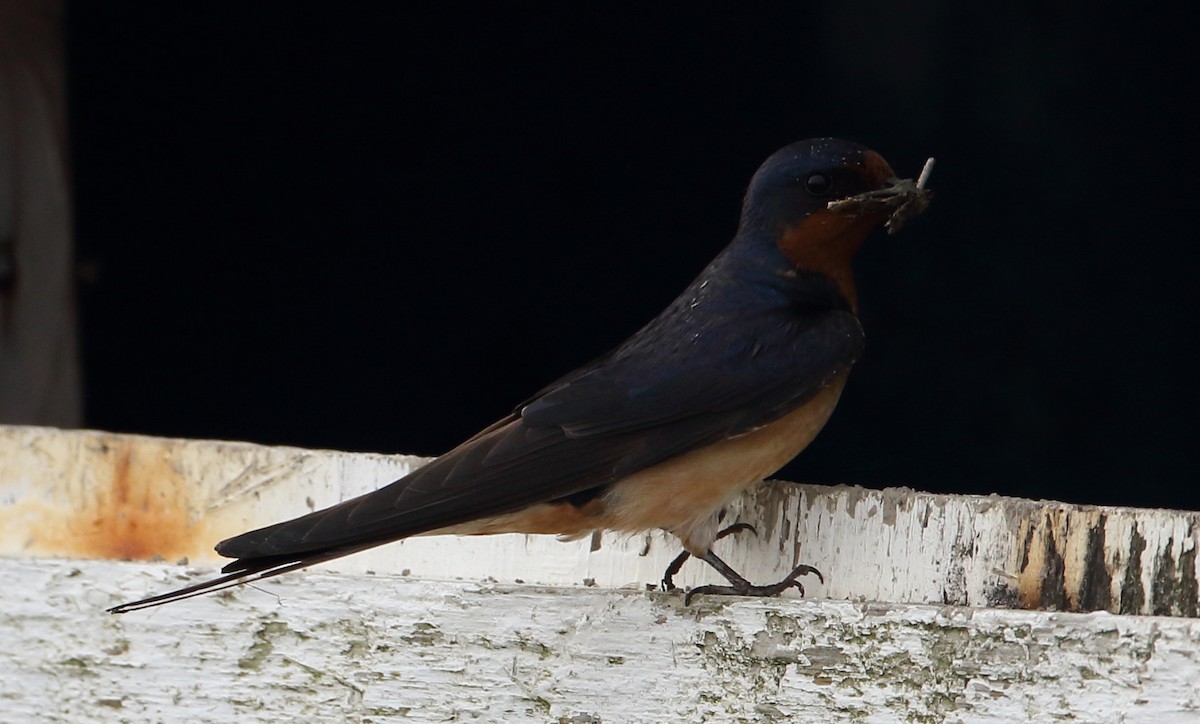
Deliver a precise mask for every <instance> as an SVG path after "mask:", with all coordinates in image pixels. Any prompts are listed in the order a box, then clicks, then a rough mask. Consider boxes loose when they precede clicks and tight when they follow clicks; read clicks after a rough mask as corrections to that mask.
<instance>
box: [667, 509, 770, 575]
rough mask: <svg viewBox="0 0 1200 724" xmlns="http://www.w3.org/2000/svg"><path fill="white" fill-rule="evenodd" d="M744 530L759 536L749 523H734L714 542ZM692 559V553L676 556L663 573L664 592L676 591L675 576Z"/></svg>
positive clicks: (723, 530) (722, 531)
mask: <svg viewBox="0 0 1200 724" xmlns="http://www.w3.org/2000/svg"><path fill="white" fill-rule="evenodd" d="M743 530H748V531H750V532H751V533H753V534H754V535H758V530H756V529H755V528H754V526H752V525H750V524H749V523H734V524H733V525H731V526H729V527H727V528H722V529H721V530H720V531H719V532H718V533H717V537H716V538H715V539H714V540H721V539H722V538H724V537H725V536H727V535H730V534H732V533H740V532H741V531H743ZM691 557H692V554H691V553H688V552H687V551H684V552H682V553H680V554H679V555H678V556H675V560H673V561H671V565H669V566H667V570H666V571H664V572H663V577H662V589H663V590H664V591H674V590H675V574H676V573H679V569H681V568H683V564H684V563H686V562H687V559H689V558H691Z"/></svg>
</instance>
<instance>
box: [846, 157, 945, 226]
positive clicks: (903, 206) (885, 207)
mask: <svg viewBox="0 0 1200 724" xmlns="http://www.w3.org/2000/svg"><path fill="white" fill-rule="evenodd" d="M932 172H933V159H932V158H931V159H929V160H928V161H926V162H925V167H924V168H923V169H921V175H920V176H919V177H917V179H916V180H915V181H914V180H913V179H901V178H896V177H894V176H893V177H891V178H889V179H887V180H885V181H884V182H883V185H882V186H880V187H879V188H878V189H875V190H874V191H867V192H866V193H862V194H858V195H857V196H851V197H849V198H845V199H839V200H837V201H830V202H829V204H828V205H827V207H828V209H829V210H830V211H834V212H837V213H841V214H849V215H851V216H866V215H870V214H884V213H886V214H889V216H888V220H887V224H886V226H887V230H888V233H889V234H895V233H896V232H897V231H899V230H900V228H901V227H902V226H904V224H905V223H907V222H908V220H909V219H911V218H913V217H914V216H916V215H918V214H920V213H921V212H923V211H924V210H925V209H927V208H929V202H930V200H931V199H932V198H933V192H932V191H930V190H928V189H927V188H925V184H926V183H927V182H928V181H929V175H930V173H932Z"/></svg>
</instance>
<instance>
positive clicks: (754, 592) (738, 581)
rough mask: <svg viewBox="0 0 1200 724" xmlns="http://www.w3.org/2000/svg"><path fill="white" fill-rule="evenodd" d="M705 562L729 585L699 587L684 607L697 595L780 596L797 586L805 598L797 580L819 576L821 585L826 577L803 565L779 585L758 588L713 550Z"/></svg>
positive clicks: (707, 554)
mask: <svg viewBox="0 0 1200 724" xmlns="http://www.w3.org/2000/svg"><path fill="white" fill-rule="evenodd" d="M704 560H705V562H707V563H708V565H710V566H712V567H713V568H715V569H717V572H718V573H720V574H721V575H722V576H725V580H727V581H729V585H728V586H699V587H697V588H693V589H692V590H690V591H688V593H687V595H686V596H684V598H683V605H685V606H686V605H688V604H690V603H691V602H692V596H695V595H696V594H697V593H709V594H716V595H719V596H763V597H766V596H778V595H779V594H780V593H782V592H784V591H786V590H787V589H789V588H791V587H793V586H795V587H796V588H797V589H799V590H800V595H801V596H803V595H804V586H802V585H800V582H799V581H797V580H796V579H797V578H799V577H800V576H804V575H807V574H809V573H815V574H817V578H818V579H819V580H820V581H821V583H824V582H825V576H823V575H821V572H820V571H818V570H817V569H816V568H813V567H812V566H810V565H807V564H803V563H802V564H800V565H798V566H796V567H795V568H794V569H792V572H791V573H789V574H788V575H787V577H786V578H784V579H783V580H782V581H780V582H779V583H773V584H771V585H769V586H756V585H754V584H753V583H751V582H750V581H747V580H746V579H745V578H742V576H741V575H740V574H739V573H738V572H737V571H735V570H733V569H732V568H730V567H729V564H727V563H726V562H725V561H723V560H721V559H720V558H717V556H716V554H715V553H713V552H712V550H709V551H708V553H705V554H704Z"/></svg>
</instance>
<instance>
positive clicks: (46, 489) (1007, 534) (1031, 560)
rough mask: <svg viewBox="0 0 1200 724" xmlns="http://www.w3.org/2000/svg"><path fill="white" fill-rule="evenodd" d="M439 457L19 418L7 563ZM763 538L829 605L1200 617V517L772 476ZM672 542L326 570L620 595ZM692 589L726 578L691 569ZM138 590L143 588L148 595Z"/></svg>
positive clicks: (171, 547)
mask: <svg viewBox="0 0 1200 724" xmlns="http://www.w3.org/2000/svg"><path fill="white" fill-rule="evenodd" d="M421 462H422V461H421V459H420V458H415V457H411V456H384V455H372V454H352V453H343V452H332V451H324V450H301V449H296V448H285V447H266V446H260V445H251V444H247V443H230V442H215V441H208V440H171V439H161V438H151V437H143V436H137V435H118V434H111V433H103V432H93V431H62V430H54V429H49V428H31V427H0V555H8V556H57V557H78V558H100V559H114V558H115V559H129V558H132V559H142V560H149V559H155V558H157V559H162V560H167V561H177V560H180V559H185V558H186V559H187V560H188V561H190V562H191V563H192V564H196V565H204V566H212V567H215V566H216V564H217V563H219V562H220V560H221V559H220V558H219V557H217V556H216V555H215V554H214V553H213V552H212V546H213V544H214V543H216V542H217V541H218V540H220V539H221V538H224V537H227V536H230V535H233V534H236V533H239V532H242V531H244V530H248V529H250V528H253V527H258V526H262V525H267V524H270V523H274V522H277V521H279V520H283V519H286V518H289V517H293V516H295V515H299V514H302V513H305V512H308V511H309V510H312V509H315V508H317V507H323V506H326V505H330V504H332V503H335V502H337V501H339V500H344V499H346V498H348V497H352V496H354V495H358V494H360V493H363V492H366V491H368V490H372V489H374V488H376V487H378V486H380V485H384V484H386V483H388V482H390V481H392V480H394V479H395V478H397V477H400V476H401V475H403V474H404V473H405V472H407V471H408V470H410V469H411V468H412V467H413V466H414V465H418V464H420V463H421ZM732 512H733V513H734V515H735V519H737V520H742V521H746V522H750V523H752V524H754V525H755V526H756V527H757V529H758V535H757V536H754V535H745V534H741V535H738V536H735V537H734V538H731V539H726V540H723V541H721V543H720V544H719V546H720V548H719V550H720V553H721V555H722V557H723V558H725V560H726V561H728V562H729V563H730V564H731V565H732V566H734V568H736V569H737V570H739V571H742V572H743V573H745V574H746V575H747V576H748V577H749V578H750V579H751V580H754V581H758V582H768V581H775V580H778V579H779V578H780V577H782V576H783V575H785V574H786V573H787V572H788V571H790V570H791V569H792V567H793V566H795V565H796V564H798V563H802V562H803V563H810V564H812V565H815V566H817V567H818V568H820V569H821V570H822V571H823V572H824V574H825V580H826V584H825V585H821V584H820V583H819V582H817V580H816V579H815V578H814V577H812V576H809V577H807V578H805V579H803V582H804V585H805V588H806V590H807V593H808V596H809V598H811V599H833V600H849V601H893V602H906V603H934V604H954V605H965V606H986V607H1010V608H1029V609H1047V610H1062V611H1092V610H1107V611H1110V612H1113V613H1124V614H1153V615H1175V616H1189V617H1195V616H1196V615H1197V613H1198V612H1197V607H1198V595H1197V591H1198V589H1200V586H1198V585H1197V584H1198V581H1200V578H1198V572H1197V562H1196V551H1197V542H1198V540H1200V513H1195V512H1183V511H1172V510H1139V509H1133V508H1114V507H1095V506H1075V505H1067V504H1063V503H1055V502H1048V501H1031V500H1021V499H1015V498H1003V497H999V496H987V497H983V496H951V495H930V494H925V493H918V492H914V491H912V490H910V489H907V488H889V489H886V490H867V489H864V488H858V487H852V486H833V487H826V486H815V485H796V484H791V483H769V484H766V485H763V486H760V487H759V488H758V489H756V490H754V491H752V492H751V493H750V494H748V495H747V496H746V497H745V498H743V499H742V500H740V501H738V502H737V504H736V505H735V506H734V510H733V511H732ZM678 551H679V547H678V544H677V542H676V541H675V540H674V539H673V538H672V537H670V536H667V535H665V534H661V533H655V534H650V535H646V536H633V537H630V536H616V535H605V536H598V537H596V538H595V539H593V540H585V541H575V542H570V543H563V542H559V541H557V540H556V539H555V538H553V537H552V536H519V535H505V536H485V537H479V538H468V537H449V536H439V537H426V538H414V539H409V540H406V541H402V542H399V543H395V544H392V545H389V546H385V547H383V548H380V549H377V550H375V551H370V552H367V553H363V554H359V555H356V556H353V557H350V558H347V559H343V560H341V561H335V562H334V563H332V564H329V565H327V566H326V569H327V570H339V571H346V572H360V573H361V572H365V571H368V570H370V571H375V572H378V573H392V574H400V573H404V572H407V573H409V574H411V575H414V576H418V577H442V578H452V577H456V576H457V577H461V578H463V579H466V580H483V579H493V580H497V581H500V582H516V581H526V582H531V583H540V584H546V585H555V586H566V585H575V586H582V585H584V584H585V583H586V584H587V585H595V586H599V587H602V588H617V587H623V586H635V587H637V586H644V585H646V584H649V585H654V584H656V583H658V581H659V580H660V578H661V577H662V573H663V570H664V569H665V567H666V565H667V564H668V563H669V562H670V560H671V559H672V558H673V557H674V556H675V555H676V554H677V553H678ZM676 581H677V582H678V583H679V584H680V585H686V586H694V585H699V584H701V583H710V582H720V579H719V578H716V577H715V575H714V574H713V573H712V572H711V571H709V570H708V569H707V567H706V566H703V565H701V564H698V563H696V562H695V561H692V562H689V563H688V565H686V566H685V567H684V570H683V572H682V573H681V574H680V575H679V576H677V578H676ZM141 593H142V592H141V591H135V590H132V589H131V590H130V592H129V594H128V595H127V596H126V598H133V597H136V596H138V595H141Z"/></svg>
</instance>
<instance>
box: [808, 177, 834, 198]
mask: <svg viewBox="0 0 1200 724" xmlns="http://www.w3.org/2000/svg"><path fill="white" fill-rule="evenodd" d="M804 188H805V189H806V190H807V191H808V192H809V193H810V194H812V195H813V196H824V195H825V194H827V193H829V189H831V188H833V181H832V180H830V178H829V177H828V176H826V175H825V174H823V173H814V174H813V175H812V176H809V177H808V179H807V180H805V182H804Z"/></svg>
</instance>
